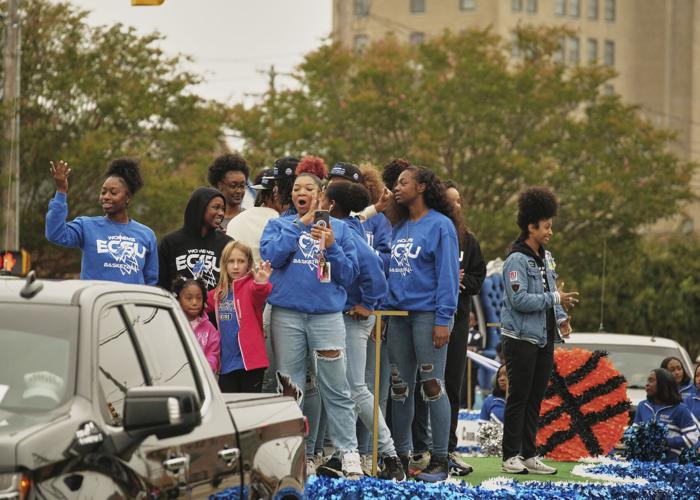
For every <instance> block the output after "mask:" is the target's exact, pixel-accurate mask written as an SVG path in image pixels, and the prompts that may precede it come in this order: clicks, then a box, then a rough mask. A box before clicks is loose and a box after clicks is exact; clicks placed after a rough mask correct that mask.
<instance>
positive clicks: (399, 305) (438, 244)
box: [386, 210, 459, 326]
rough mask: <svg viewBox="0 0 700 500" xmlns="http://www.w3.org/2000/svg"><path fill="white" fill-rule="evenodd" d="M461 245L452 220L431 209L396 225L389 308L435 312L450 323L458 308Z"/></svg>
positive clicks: (437, 317) (439, 323)
mask: <svg viewBox="0 0 700 500" xmlns="http://www.w3.org/2000/svg"><path fill="white" fill-rule="evenodd" d="M458 294H459V245H458V243H457V232H456V231H455V228H454V225H453V224H452V221H451V220H450V219H448V218H447V217H445V216H444V215H442V214H441V213H439V212H436V211H435V210H430V211H428V213H427V214H426V215H424V216H423V217H421V218H420V219H419V220H417V221H410V220H408V219H407V220H404V221H401V222H400V223H399V224H397V225H396V226H395V227H394V232H393V237H392V241H391V261H390V262H389V295H388V297H387V304H386V307H387V308H388V309H395V310H399V311H424V312H433V311H434V312H435V325H436V326H447V325H448V324H449V322H450V320H452V317H453V316H454V314H455V311H456V310H457V295H458Z"/></svg>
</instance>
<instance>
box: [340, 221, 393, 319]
mask: <svg viewBox="0 0 700 500" xmlns="http://www.w3.org/2000/svg"><path fill="white" fill-rule="evenodd" d="M343 222H345V224H346V225H347V226H348V228H350V232H351V233H353V235H354V236H355V246H356V248H357V262H358V265H359V268H360V272H359V275H358V277H357V279H356V280H355V281H354V282H353V283H352V285H350V286H349V287H348V288H347V290H346V291H347V294H348V298H347V300H346V301H345V309H344V310H345V311H347V310H349V309H351V308H352V307H353V306H355V305H357V304H360V305H361V306H363V307H365V308H366V309H369V310H370V311H374V310H375V309H376V307H377V305H378V304H379V303H380V302H381V301H382V300H384V298H385V297H386V293H387V286H386V277H385V276H384V266H383V263H382V259H381V258H380V257H379V256H378V255H377V253H376V252H375V251H374V249H373V248H372V247H370V246H369V245H368V244H367V240H366V239H365V232H364V230H363V228H362V223H361V222H360V221H359V220H358V219H357V218H355V217H349V218H347V219H343Z"/></svg>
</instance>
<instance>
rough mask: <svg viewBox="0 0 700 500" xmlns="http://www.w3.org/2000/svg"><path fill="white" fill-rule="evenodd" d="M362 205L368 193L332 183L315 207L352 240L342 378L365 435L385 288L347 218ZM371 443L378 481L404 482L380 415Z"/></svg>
mask: <svg viewBox="0 0 700 500" xmlns="http://www.w3.org/2000/svg"><path fill="white" fill-rule="evenodd" d="M368 204H369V193H368V192H367V190H366V189H365V188H364V187H363V186H362V185H361V184H354V183H350V182H338V181H335V180H334V181H332V182H331V183H330V184H329V185H328V187H327V188H326V191H325V193H324V196H323V201H322V203H321V207H322V208H323V209H324V210H329V211H330V213H331V215H332V216H333V217H336V218H338V219H341V220H342V221H343V222H345V224H346V225H347V226H348V227H349V228H350V230H351V232H352V233H353V235H354V237H355V245H356V247H357V260H358V263H359V267H360V272H359V275H358V277H357V279H356V280H355V282H354V283H353V284H352V285H351V286H350V287H348V288H347V294H348V298H347V300H346V302H345V307H344V312H345V316H344V319H345V332H346V340H345V344H346V352H347V356H346V357H347V364H348V366H347V376H348V383H349V384H350V393H351V395H352V399H353V401H354V402H355V407H356V408H357V413H358V417H359V419H360V421H361V422H362V423H363V424H364V426H365V427H366V428H367V429H372V427H373V422H374V395H373V394H372V393H371V392H370V391H369V388H368V387H367V382H366V379H365V368H366V364H367V363H368V362H369V363H374V359H371V360H368V359H367V341H368V340H369V338H370V335H371V334H372V330H373V328H374V322H375V317H374V315H373V314H372V312H373V311H374V310H375V309H376V308H377V306H379V304H380V303H381V301H383V300H384V297H385V296H386V293H387V284H386V278H385V276H384V265H383V263H382V260H381V258H380V257H379V256H378V255H377V254H376V253H375V251H374V249H373V248H372V247H371V246H369V245H368V244H367V241H366V240H365V233H364V230H363V228H362V223H361V222H360V221H359V219H357V218H356V217H350V213H351V212H359V211H360V210H362V209H363V208H365V207H366V206H367V205H368ZM377 441H378V443H379V456H380V457H381V458H382V460H383V463H384V470H383V471H382V473H381V474H380V477H381V478H383V479H396V480H398V481H402V480H404V479H405V478H406V476H405V474H404V471H403V468H402V466H401V462H400V461H399V459H398V457H397V455H396V449H395V447H394V440H393V439H392V438H391V432H390V431H389V427H387V425H386V422H385V421H384V416H383V415H382V414H381V413H380V414H379V422H378V436H377ZM360 451H361V452H362V451H365V452H367V451H368V450H360ZM366 456H368V455H366Z"/></svg>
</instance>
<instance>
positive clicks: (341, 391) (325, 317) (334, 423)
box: [270, 306, 357, 453]
mask: <svg viewBox="0 0 700 500" xmlns="http://www.w3.org/2000/svg"><path fill="white" fill-rule="evenodd" d="M270 329H271V330H272V342H273V346H274V350H275V354H276V355H277V360H276V361H277V379H278V382H279V390H280V392H283V393H285V394H287V393H289V390H290V389H291V390H292V391H293V392H295V393H296V394H295V395H296V396H297V400H298V401H299V404H300V405H302V398H303V394H304V389H305V387H306V373H307V361H308V358H309V354H310V353H311V361H312V363H314V365H315V370H313V371H314V372H315V373H316V383H317V385H318V389H319V391H320V393H321V399H322V400H323V405H324V406H325V408H326V410H327V412H328V432H329V435H330V437H331V440H332V441H333V445H334V446H335V448H336V449H337V450H338V451H340V452H341V453H345V452H348V451H357V435H356V433H355V411H354V408H355V404H354V402H353V400H352V398H351V396H350V386H349V384H348V380H347V377H346V359H345V323H344V322H343V314H342V313H340V312H338V313H330V314H307V313H303V312H298V311H293V310H291V309H284V308H282V307H276V306H273V307H272V315H271V319H270ZM319 351H339V353H340V355H339V356H337V357H327V356H323V355H321V354H320V353H319ZM302 408H303V405H302Z"/></svg>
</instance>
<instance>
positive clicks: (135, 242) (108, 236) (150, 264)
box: [46, 192, 158, 285]
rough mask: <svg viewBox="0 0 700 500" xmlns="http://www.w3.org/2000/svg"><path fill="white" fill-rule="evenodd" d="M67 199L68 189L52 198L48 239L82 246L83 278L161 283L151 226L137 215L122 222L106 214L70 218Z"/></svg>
mask: <svg viewBox="0 0 700 500" xmlns="http://www.w3.org/2000/svg"><path fill="white" fill-rule="evenodd" d="M66 199H67V196H66V193H60V192H56V196H54V197H53V199H52V200H51V201H49V212H48V213H47V214H46V239H47V240H49V241H50V242H51V243H56V244H57V245H61V246H64V247H69V248H80V249H81V250H82V252H83V258H82V261H81V267H80V279H83V280H104V281H120V282H122V283H133V284H139V285H143V284H146V285H155V284H157V283H158V246H157V243H156V235H155V234H154V233H153V231H152V230H151V228H149V227H148V226H144V225H143V224H140V223H138V222H136V221H135V220H133V219H129V222H127V223H126V224H119V223H117V222H112V221H111V220H109V219H108V218H107V217H104V216H101V217H77V218H75V219H74V220H72V221H71V222H66V216H67V215H68V203H67V201H66Z"/></svg>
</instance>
